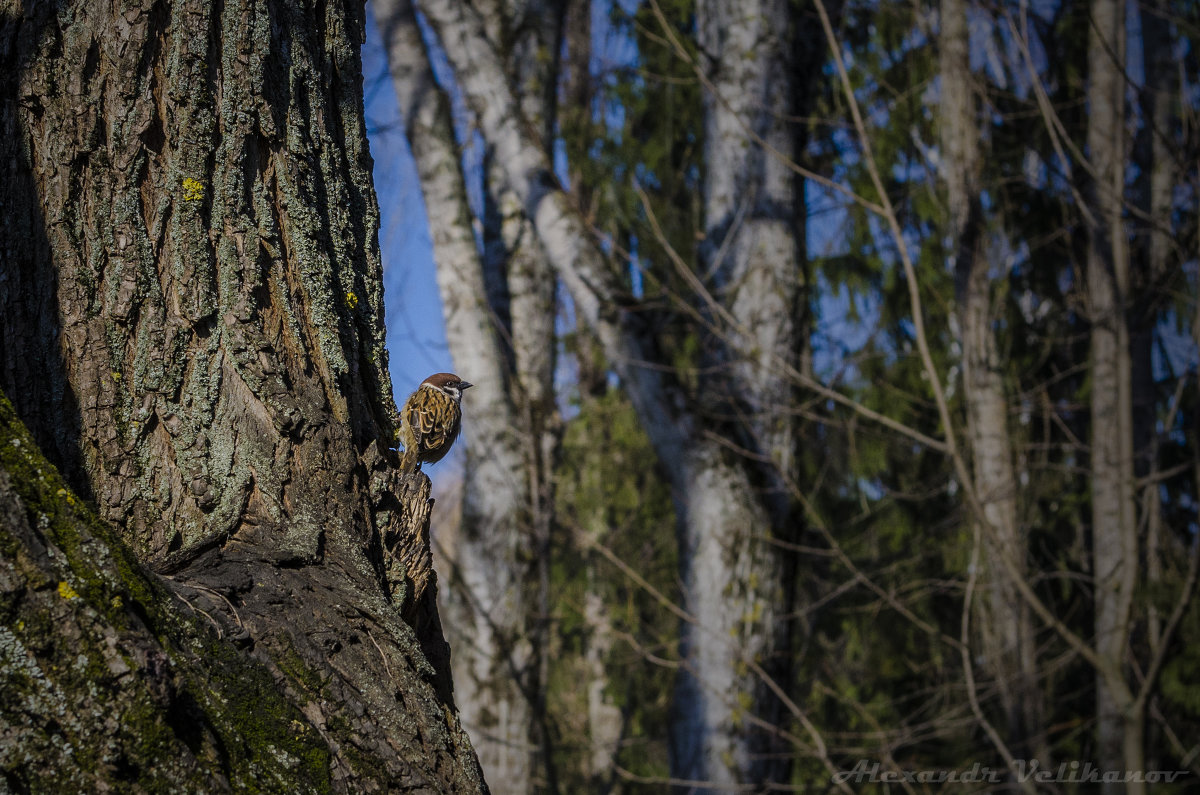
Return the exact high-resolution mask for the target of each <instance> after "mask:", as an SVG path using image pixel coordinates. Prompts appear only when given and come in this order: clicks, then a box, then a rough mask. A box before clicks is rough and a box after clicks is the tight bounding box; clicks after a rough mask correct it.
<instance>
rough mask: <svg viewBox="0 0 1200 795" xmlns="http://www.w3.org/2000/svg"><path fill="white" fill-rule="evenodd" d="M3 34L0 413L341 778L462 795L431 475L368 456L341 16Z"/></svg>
mask: <svg viewBox="0 0 1200 795" xmlns="http://www.w3.org/2000/svg"><path fill="white" fill-rule="evenodd" d="M0 18H2V19H3V22H2V23H0V24H2V26H3V29H2V31H0V42H3V45H2V47H0V75H3V77H2V78H0V80H2V81H3V82H2V83H0V86H2V87H3V95H2V98H3V103H4V104H3V113H2V115H0V123H2V124H3V132H4V134H3V136H2V137H0V155H2V157H3V162H5V163H6V164H10V166H11V168H12V172H13V173H12V174H11V175H10V177H9V179H7V180H6V181H5V183H4V185H3V187H2V188H0V190H2V191H3V194H2V201H3V206H4V208H5V212H4V214H3V219H2V220H0V224H2V226H0V235H2V237H3V239H2V240H0V250H2V251H4V260H3V269H2V270H0V305H2V306H3V311H2V312H0V340H2V343H3V344H0V384H2V385H3V387H4V389H5V391H6V392H8V393H9V394H10V395H12V396H13V398H14V400H15V402H16V405H17V411H18V413H20V414H21V415H22V416H23V417H24V418H25V419H26V420H27V422H28V424H29V425H30V428H31V430H32V431H33V433H34V434H35V435H36V437H37V438H38V440H39V444H41V445H44V447H45V448H46V450H47V451H48V452H49V453H50V455H51V457H52V458H53V459H55V460H56V461H57V463H58V464H59V465H60V466H62V468H63V470H64V471H65V472H66V473H67V476H68V478H69V480H70V482H71V484H72V485H73V486H74V487H75V488H77V489H79V490H80V491H81V492H84V493H85V494H87V495H88V496H90V497H91V498H92V499H93V500H94V502H95V504H96V508H97V511H98V512H99V513H100V514H101V516H102V517H103V518H105V519H107V520H109V521H110V522H112V523H113V524H114V525H115V526H117V527H120V528H121V529H122V532H123V533H124V536H125V538H126V540H127V541H128V542H129V543H130V544H131V545H132V546H133V547H135V548H136V549H137V550H138V552H139V554H140V555H141V556H142V558H143V559H144V560H147V561H150V562H152V563H153V564H154V566H155V568H157V569H158V570H159V571H161V572H165V573H167V574H169V576H170V577H171V578H172V579H171V580H170V581H171V582H172V583H173V584H174V585H173V587H176V588H178V589H182V590H181V591H180V592H181V593H183V594H185V595H187V596H189V598H190V599H191V601H192V602H193V603H195V604H198V605H203V609H204V610H205V611H206V612H207V613H208V614H209V615H212V616H214V622H216V623H218V624H222V622H224V623H223V624H222V625H228V626H236V627H237V628H238V635H239V638H240V640H239V643H240V644H241V645H239V646H236V647H234V646H231V647H230V648H229V649H226V650H225V652H224V653H230V654H240V653H245V654H247V655H252V656H253V657H254V658H255V659H257V660H258V661H259V662H261V663H262V664H264V665H267V666H268V668H269V670H271V671H272V673H273V674H274V675H275V676H276V677H277V679H278V682H279V686H280V688H281V690H282V691H283V692H284V693H285V694H286V695H287V697H288V698H289V699H291V700H293V701H294V702H295V703H296V704H297V705H298V706H299V707H300V708H301V709H302V711H303V713H304V715H305V719H306V720H307V721H308V722H309V723H310V724H311V726H312V727H314V728H315V729H316V730H317V731H319V732H321V733H322V735H323V736H325V737H327V738H328V740H329V744H330V747H331V748H335V749H336V750H335V754H336V756H335V759H334V764H333V772H332V776H333V778H332V785H333V787H334V788H335V789H338V790H340V791H351V790H353V791H362V790H371V789H386V788H388V787H411V788H415V789H420V788H429V789H440V790H443V791H445V790H451V789H454V790H458V789H461V790H463V791H472V790H479V789H481V788H483V784H482V782H481V780H480V779H479V772H478V764H477V762H476V760H475V757H474V753H473V752H472V751H471V748H470V745H469V743H468V742H467V740H466V737H465V735H464V734H463V732H462V731H461V729H460V727H459V725H458V719H457V714H456V711H455V709H454V707H453V701H452V698H451V688H450V682H449V678H448V670H447V667H448V659H447V657H446V654H445V649H444V641H443V640H442V638H441V630H440V626H439V625H438V619H437V612H436V609H435V608H434V607H433V602H432V599H433V594H434V588H433V582H434V580H433V573H432V569H431V565H430V556H429V550H428V546H427V538H422V537H421V533H422V527H423V522H420V521H417V522H413V521H410V520H411V519H412V518H413V517H417V518H418V519H419V518H420V516H422V515H423V516H424V517H426V518H427V516H428V499H427V492H423V489H426V488H427V482H426V481H424V480H423V479H420V478H416V479H410V480H408V481H404V480H402V479H401V478H400V477H399V475H398V470H397V464H398V462H397V461H396V460H394V458H393V457H392V456H391V455H390V454H389V453H388V452H387V448H388V447H389V445H390V443H391V440H392V438H393V433H394V430H395V417H396V412H395V406H394V404H393V402H392V398H391V385H390V383H389V381H388V376H387V351H386V349H385V348H384V331H383V329H384V325H383V322H382V306H383V301H382V279H381V273H380V263H379V255H378V248H377V244H376V233H377V217H378V213H377V209H376V205H375V197H374V193H373V192H372V190H371V185H370V168H371V166H370V157H369V153H368V151H367V144H366V136H365V130H364V124H363V109H362V76H361V67H360V57H359V47H360V45H361V41H362V36H363V26H364V20H363V16H362V8H361V6H356V5H355V4H348V5H343V4H339V3H332V4H322V5H318V6H310V5H305V4H299V5H296V4H292V5H286V6H278V5H275V4H272V3H266V2H258V1H257V0H246V1H245V2H226V3H223V4H217V5H213V4H211V3H204V2H195V1H194V0H178V1H177V2H168V3H161V2H160V3H156V4H149V3H139V2H127V3H118V4H116V5H115V6H114V5H111V4H107V5H106V4H95V3H85V2H79V3H60V4H33V5H27V6H26V7H25V8H24V11H21V10H18V9H17V8H16V7H15V6H14V5H13V4H12V3H8V4H6V6H5V12H4V13H3V15H2V17H0ZM404 618H407V619H408V623H406V622H405V620H403V619H404ZM410 624H411V626H410ZM414 630H415V633H414ZM240 650H245V651H244V652H243V651H240Z"/></svg>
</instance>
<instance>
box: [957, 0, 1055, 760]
mask: <svg viewBox="0 0 1200 795" xmlns="http://www.w3.org/2000/svg"><path fill="white" fill-rule="evenodd" d="M938 43H939V47H940V70H939V71H940V73H941V81H942V83H941V85H942V97H941V109H942V114H941V141H942V158H943V160H942V162H943V167H944V180H945V183H946V193H947V199H948V209H949V214H950V227H949V232H950V235H949V248H950V251H951V252H953V256H954V258H955V269H956V271H957V288H958V289H957V293H958V295H957V299H958V303H959V307H958V311H959V326H960V333H961V341H962V366H963V389H964V402H965V403H966V406H967V436H968V438H969V440H970V449H971V454H972V464H973V474H974V478H975V484H976V490H977V492H978V494H979V501H980V503H981V505H982V507H983V513H984V516H983V521H984V522H986V524H987V527H986V528H985V532H984V534H983V537H984V539H985V543H986V549H987V554H985V555H984V556H983V557H982V560H983V561H984V562H985V563H984V565H985V566H986V569H985V571H984V572H983V573H981V575H980V578H979V579H980V586H981V588H980V590H981V592H982V594H983V596H982V598H981V600H980V602H979V604H978V607H977V608H976V615H977V620H976V628H977V632H978V634H979V641H980V644H981V651H982V655H981V656H982V657H983V659H984V661H985V662H984V666H985V668H986V670H987V671H988V673H989V674H990V675H991V677H992V678H993V679H994V680H995V682H996V684H997V686H998V689H999V693H1000V702H1001V708H1002V709H1003V712H1004V716H1005V720H1006V724H1007V729H1008V731H1007V737H1008V738H1010V739H1009V742H1010V745H1011V746H1012V747H1013V751H1014V753H1017V754H1018V755H1019V756H1021V757H1022V758H1027V757H1029V756H1030V755H1035V756H1037V757H1038V758H1040V759H1042V760H1043V763H1046V762H1048V760H1047V758H1046V752H1045V737H1044V735H1043V734H1042V718H1041V712H1042V709H1041V689H1040V688H1039V687H1038V678H1037V659H1036V646H1035V638H1034V632H1033V623H1032V618H1031V616H1030V614H1029V609H1028V607H1027V606H1026V604H1025V601H1024V600H1023V599H1022V598H1021V596H1020V594H1019V593H1018V591H1017V588H1016V585H1015V584H1014V583H1013V582H1012V579H1011V577H1010V576H1009V574H1008V573H1007V570H1006V568H1005V567H1004V566H1003V565H1001V563H1000V559H1001V557H1000V556H1002V555H1003V556H1007V557H1009V558H1010V559H1011V560H1012V561H1013V562H1014V563H1015V564H1016V570H1017V571H1018V572H1020V573H1021V574H1020V576H1024V571H1025V567H1026V552H1025V537H1024V533H1022V531H1021V529H1020V524H1019V520H1018V516H1017V479H1016V476H1015V473H1014V469H1013V449H1012V436H1011V434H1010V431H1009V427H1008V412H1009V404H1008V397H1007V395H1006V394H1005V387H1004V376H1003V373H1002V370H1001V360H1000V356H999V354H998V352H997V350H996V338H995V334H994V333H993V329H995V328H997V326H998V322H997V317H998V314H999V311H1000V307H999V306H998V303H999V301H1000V300H1002V299H1001V298H1000V296H998V295H996V290H995V289H994V288H993V284H992V276H991V274H990V273H989V268H988V261H987V258H986V256H985V255H984V248H985V242H984V236H985V226H986V224H985V219H984V217H983V204H982V199H981V193H980V185H979V173H980V169H981V166H982V162H981V159H980V154H979V145H978V142H979V138H980V131H979V125H978V123H977V121H976V109H975V94H974V91H973V90H972V88H971V71H970V58H969V56H968V46H969V43H968V35H967V3H966V0H942V4H941V30H940V33H939V36H938Z"/></svg>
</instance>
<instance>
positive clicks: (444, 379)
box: [421, 373, 474, 402]
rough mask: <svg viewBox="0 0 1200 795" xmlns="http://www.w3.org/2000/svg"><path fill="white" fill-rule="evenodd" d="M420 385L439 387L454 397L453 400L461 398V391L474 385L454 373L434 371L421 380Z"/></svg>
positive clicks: (456, 400)
mask: <svg viewBox="0 0 1200 795" xmlns="http://www.w3.org/2000/svg"><path fill="white" fill-rule="evenodd" d="M421 386H427V387H432V388H434V389H440V390H441V391H442V392H445V393H446V394H447V395H449V396H450V397H452V398H454V401H455V402H458V401H460V400H462V393H463V392H464V391H465V390H466V389H468V388H470V387H471V386H474V385H473V384H471V383H470V382H468V381H464V380H462V379H461V378H459V377H458V376H456V375H455V374H454V373H434V374H433V375H431V376H429V377H428V378H426V379H425V380H424V381H422V382H421Z"/></svg>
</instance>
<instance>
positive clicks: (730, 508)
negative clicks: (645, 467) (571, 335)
mask: <svg viewBox="0 0 1200 795" xmlns="http://www.w3.org/2000/svg"><path fill="white" fill-rule="evenodd" d="M421 8H422V10H423V11H424V12H425V13H426V15H427V17H428V19H429V21H430V23H431V24H432V26H433V28H434V29H435V31H436V32H437V34H438V37H439V40H440V42H441V43H442V46H443V47H444V48H445V52H446V55H447V57H448V59H449V61H450V63H451V65H452V66H453V67H454V70H455V76H456V78H457V80H458V83H459V86H460V87H461V88H462V90H463V92H464V94H465V96H466V97H467V100H468V102H469V103H470V104H471V105H472V107H473V108H474V110H475V112H476V114H477V118H478V121H479V124H480V128H481V131H482V132H483V135H484V137H485V138H486V139H487V141H488V142H489V144H490V145H491V146H492V147H493V150H494V152H495V156H496V158H497V162H499V163H501V164H502V165H503V166H504V168H505V172H506V175H507V177H508V181H509V185H510V187H511V188H512V189H513V191H514V192H515V194H516V195H517V196H518V198H519V199H520V200H521V203H522V204H523V206H524V207H525V210H526V213H527V215H528V216H529V217H530V218H531V219H532V220H533V222H534V228H535V230H536V231H537V234H538V237H539V239H540V240H541V242H542V245H543V247H544V249H545V251H546V254H547V256H548V258H549V261H550V262H551V263H552V265H553V266H554V268H555V271H556V272H557V274H558V276H559V278H561V279H562V280H563V282H564V283H565V284H566V286H567V288H568V290H569V291H570V293H571V297H572V299H573V302H574V307H575V310H576V312H577V314H578V315H579V316H580V317H582V318H583V319H584V320H585V321H586V322H587V323H588V325H589V326H590V327H591V328H592V329H593V330H594V331H595V333H596V335H597V337H598V338H599V340H600V343H601V345H602V347H603V349H604V353H605V356H606V357H607V359H608V361H609V362H610V363H611V364H612V366H613V368H614V369H615V370H616V371H617V373H618V375H619V376H620V377H621V379H622V383H623V385H624V387H625V389H626V390H627V392H628V394H629V396H630V398H631V400H632V402H633V404H634V406H635V409H636V410H637V411H638V414H639V416H640V417H641V419H642V423H643V427H644V428H645V429H646V431H647V434H648V435H649V436H650V439H651V442H652V444H653V445H654V447H655V450H656V452H657V454H658V456H659V458H660V460H662V461H663V463H664V466H665V467H667V469H668V472H669V474H670V477H671V479H672V485H673V489H674V493H675V500H676V505H677V514H678V516H679V517H680V521H681V533H682V536H683V538H684V539H685V545H686V549H685V550H684V551H683V553H682V554H683V555H687V556H690V557H692V558H694V559H695V560H698V561H701V562H702V565H701V566H699V567H697V566H694V565H688V566H686V567H685V569H684V580H685V589H686V590H687V592H688V597H687V600H688V601H687V605H686V606H687V608H688V609H689V610H690V611H692V612H693V613H694V614H695V615H696V616H698V617H699V623H700V624H701V626H702V627H703V634H702V635H700V634H696V633H693V634H692V635H691V637H689V639H688V640H687V641H685V654H686V657H687V659H686V663H685V664H686V666H687V668H688V671H689V674H690V676H689V677H688V678H687V680H686V681H685V682H684V683H683V685H682V686H681V689H680V694H679V698H678V700H677V708H678V721H679V729H678V731H676V732H675V733H674V736H675V737H676V739H678V740H679V741H680V742H681V745H680V746H678V747H677V748H676V754H677V757H676V762H675V763H674V765H673V766H674V767H675V768H676V769H677V770H692V771H697V772H698V773H699V774H701V775H703V776H704V778H705V780H706V781H708V782H709V783H710V784H711V785H712V786H715V787H717V788H721V787H726V788H728V787H729V786H733V785H734V784H735V783H737V782H740V781H745V780H754V779H755V778H756V776H757V775H758V771H759V770H760V769H761V766H762V765H763V764H769V763H770V762H769V760H764V759H762V758H760V757H759V756H758V755H757V754H756V751H755V749H756V748H757V747H758V746H757V740H756V738H755V736H754V732H753V731H751V730H749V729H748V728H747V727H748V726H749V725H750V724H751V721H749V720H748V718H749V716H748V715H747V714H746V706H745V705H746V704H747V703H749V704H750V705H751V706H750V707H749V709H750V710H751V711H752V712H754V713H755V715H756V716H757V715H758V710H759V708H760V705H759V704H757V703H755V696H756V693H755V692H754V691H755V690H756V686H757V684H758V683H757V682H753V683H752V682H748V678H749V677H747V676H746V675H745V674H744V673H742V671H744V670H746V669H747V668H748V666H747V665H746V663H747V661H762V660H764V659H767V658H769V657H770V655H771V654H772V652H773V648H772V644H773V640H774V636H773V633H772V631H771V629H770V628H768V626H767V625H766V624H765V623H764V620H765V619H764V617H766V616H768V615H769V614H770V613H771V609H772V606H774V605H778V604H779V598H780V593H779V592H778V590H777V588H778V586H779V576H778V571H776V570H773V569H772V566H773V565H774V564H773V561H772V560H771V554H770V551H769V549H770V545H769V541H768V538H767V534H768V532H769V528H770V522H769V521H768V517H767V515H766V512H765V510H764V509H763V508H762V506H761V503H760V502H759V501H758V499H757V497H756V492H755V490H754V488H753V486H752V484H751V478H750V476H749V475H748V472H747V468H746V466H745V462H744V461H743V460H737V459H733V460H731V459H730V454H729V453H728V452H727V450H726V448H725V447H724V446H723V445H721V444H719V443H718V442H716V441H715V440H713V439H711V438H710V437H707V436H705V435H704V433H703V430H702V429H701V428H699V427H697V426H698V423H697V422H696V420H695V419H694V418H693V417H692V416H691V415H690V414H689V413H687V412H686V411H682V410H680V409H678V408H677V407H675V406H673V405H672V398H671V395H670V394H669V393H668V392H667V391H666V389H665V387H664V385H663V380H662V377H661V375H660V374H659V372H658V371H657V370H656V368H654V367H647V366H644V363H645V362H647V361H650V359H649V358H648V357H647V356H646V354H645V350H646V346H645V342H644V340H643V339H642V338H641V337H640V336H639V334H638V333H636V332H635V331H634V329H635V324H634V319H633V318H632V317H631V316H630V315H629V314H628V313H627V312H625V311H624V310H622V309H621V306H622V301H621V300H620V295H621V290H620V288H619V286H618V284H617V281H616V276H615V274H614V273H613V272H612V271H611V270H610V269H609V267H608V265H607V263H606V261H605V258H604V256H603V255H602V254H601V252H600V251H599V249H598V248H597V246H596V245H595V244H594V243H593V241H592V239H591V236H590V234H589V231H588V230H587V228H585V226H584V225H583V223H582V221H581V220H580V218H579V217H578V215H577V214H576V213H575V211H574V210H573V208H572V207H571V206H570V205H569V204H568V202H567V201H566V198H565V196H564V195H563V193H562V192H561V191H560V190H559V189H558V187H557V185H556V182H555V180H554V178H553V176H552V171H551V168H550V163H549V161H548V159H547V157H546V154H545V153H544V152H543V151H542V150H541V149H540V148H539V147H538V146H537V145H536V143H535V142H533V141H532V140H530V138H529V137H528V136H527V135H526V134H525V133H524V132H523V130H524V129H525V126H524V124H523V123H522V122H521V120H520V115H519V113H518V111H517V108H518V103H517V99H516V97H515V96H514V94H513V92H512V90H511V88H510V87H509V86H508V85H507V83H506V81H505V80H504V77H503V75H504V70H503V68H502V67H501V64H500V61H499V59H498V58H497V56H496V53H495V51H494V49H493V48H492V47H491V45H490V44H489V43H488V40H487V38H486V36H485V34H484V32H483V29H484V25H483V21H482V20H481V19H480V18H479V16H478V14H476V13H475V12H474V11H473V10H472V9H471V8H469V7H467V6H464V5H462V4H458V3H454V2H450V0H433V1H432V2H423V3H422V4H421ZM752 583H754V584H753V585H752ZM726 585H728V586H729V587H728V590H726V588H725V586H726Z"/></svg>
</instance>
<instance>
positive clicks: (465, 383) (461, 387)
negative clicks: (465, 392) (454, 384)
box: [458, 381, 475, 389]
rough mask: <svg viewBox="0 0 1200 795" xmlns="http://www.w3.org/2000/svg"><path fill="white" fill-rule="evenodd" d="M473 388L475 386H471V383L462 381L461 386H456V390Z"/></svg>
mask: <svg viewBox="0 0 1200 795" xmlns="http://www.w3.org/2000/svg"><path fill="white" fill-rule="evenodd" d="M473 386H475V385H474V384H471V383H467V382H466V381H463V382H462V383H461V384H459V385H458V388H459V389H470V388H471V387H473Z"/></svg>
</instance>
